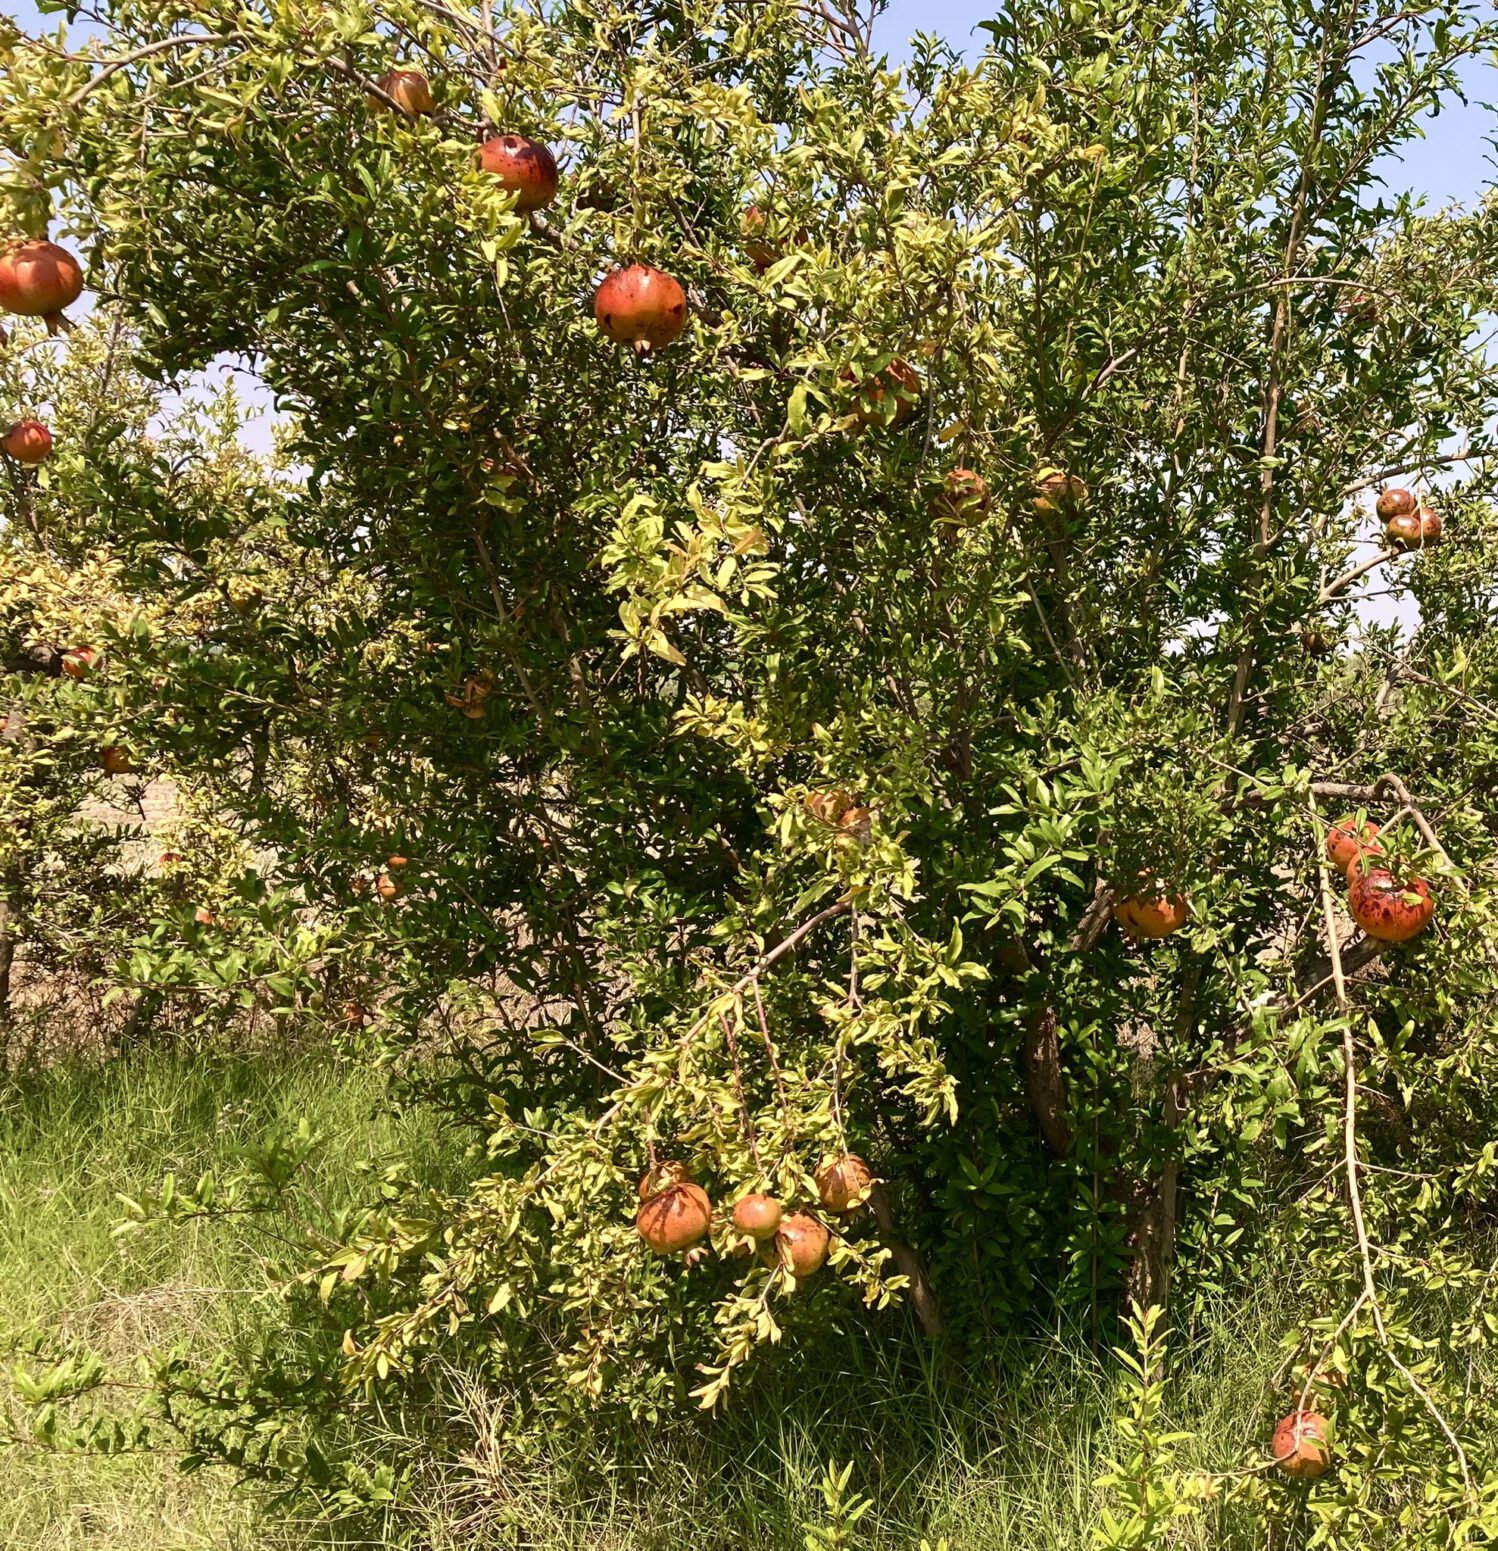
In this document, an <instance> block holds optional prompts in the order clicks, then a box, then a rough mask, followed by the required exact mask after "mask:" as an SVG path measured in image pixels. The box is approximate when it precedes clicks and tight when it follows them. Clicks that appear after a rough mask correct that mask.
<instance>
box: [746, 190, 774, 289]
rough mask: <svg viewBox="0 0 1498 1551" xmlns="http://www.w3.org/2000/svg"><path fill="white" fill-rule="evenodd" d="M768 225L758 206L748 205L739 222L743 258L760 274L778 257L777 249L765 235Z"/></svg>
mask: <svg viewBox="0 0 1498 1551" xmlns="http://www.w3.org/2000/svg"><path fill="white" fill-rule="evenodd" d="M768 225H769V222H768V220H767V218H766V216H765V213H764V211H763V210H761V209H760V208H759V206H758V205H750V206H749V207H748V208H747V209H746V210H745V211H744V214H743V217H742V218H741V220H740V221H739V236H740V237H742V238H743V239H744V256H745V257H746V258H747V259H748V260H749V262H750V263H751V264H753V265H754V267H755V268H756V269H757V270H759V271H760V272H761V273H763V272H764V271H765V270H767V269H768V268H769V267H770V265H771V264H773V263H774V262H775V260H776V259H778V258H779V257H780V251H779V249H777V248H776V247H775V245H774V244H773V243H772V242H771V241H770V240H769V237H768V234H767V233H766V230H765V228H766V227H767V226H768Z"/></svg>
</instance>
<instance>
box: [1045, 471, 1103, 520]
mask: <svg viewBox="0 0 1498 1551" xmlns="http://www.w3.org/2000/svg"><path fill="white" fill-rule="evenodd" d="M1091 497H1092V492H1091V491H1090V490H1088V488H1087V481H1086V480H1085V479H1083V478H1082V476H1081V475H1080V474H1068V473H1067V472H1066V471H1065V470H1064V469H1042V470H1041V471H1040V473H1039V474H1037V475H1036V476H1035V499H1034V501H1033V502H1032V503H1031V504H1032V505H1033V506H1034V508H1035V510H1036V511H1037V512H1038V513H1039V514H1040V515H1041V516H1042V517H1049V516H1053V515H1054V514H1056V513H1058V512H1063V511H1080V510H1081V509H1082V508H1083V507H1084V506H1086V505H1087V503H1088V501H1089V500H1090V499H1091Z"/></svg>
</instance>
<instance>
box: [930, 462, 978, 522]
mask: <svg viewBox="0 0 1498 1551" xmlns="http://www.w3.org/2000/svg"><path fill="white" fill-rule="evenodd" d="M988 503H989V489H988V481H987V480H986V479H984V477H983V476H982V475H981V474H977V473H974V471H973V470H972V469H949V470H948V471H947V477H946V478H945V479H944V480H943V481H942V488H941V494H940V495H939V496H937V497H936V499H935V500H934V501H933V502H932V503H931V515H932V516H933V517H934V518H935V519H936V520H937V521H938V522H945V523H953V524H967V523H974V522H979V521H981V520H982V519H983V518H984V517H986V516H987V515H988Z"/></svg>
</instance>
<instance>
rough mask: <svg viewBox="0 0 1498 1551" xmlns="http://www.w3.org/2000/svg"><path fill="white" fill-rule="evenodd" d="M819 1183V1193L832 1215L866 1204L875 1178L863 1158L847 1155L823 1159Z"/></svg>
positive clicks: (817, 1177)
mask: <svg viewBox="0 0 1498 1551" xmlns="http://www.w3.org/2000/svg"><path fill="white" fill-rule="evenodd" d="M816 1181H817V1194H818V1196H820V1198H821V1201H822V1205H823V1206H825V1207H826V1208H827V1210H828V1211H829V1212H850V1211H852V1210H853V1209H854V1207H855V1206H861V1205H862V1204H863V1202H864V1200H865V1199H866V1198H867V1196H868V1193H869V1186H870V1185H872V1184H873V1183H874V1176H873V1175H872V1174H871V1173H870V1172H869V1166H868V1164H866V1163H865V1162H864V1161H863V1159H862V1158H860V1157H859V1156H858V1155H857V1154H856V1153H851V1152H848V1153H843V1154H842V1155H841V1156H840V1157H832V1158H827V1159H824V1160H823V1163H822V1166H821V1168H819V1169H818V1170H817V1172H816Z"/></svg>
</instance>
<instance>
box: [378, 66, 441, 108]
mask: <svg viewBox="0 0 1498 1551" xmlns="http://www.w3.org/2000/svg"><path fill="white" fill-rule="evenodd" d="M375 85H376V86H378V87H379V88H380V90H381V91H382V92H384V93H385V96H386V97H389V98H390V99H391V100H392V101H394V102H395V103H397V104H399V106H400V107H401V108H403V109H404V110H405V111H406V112H407V113H409V114H411V115H412V116H413V117H416V116H418V115H420V114H423V113H431V112H434V111H435V110H436V106H437V104H436V103H435V102H433V101H432V88H431V86H430V85H428V83H427V78H426V77H425V76H424V75H423V74H422V73H421V71H420V70H387V71H386V72H385V74H384V75H382V76H381V77H380V79H379V80H378V81H376V82H375ZM368 95H369V101H370V105H371V106H372V107H376V108H382V109H384V110H385V111H386V112H389V104H387V103H386V102H385V101H384V100H383V99H382V98H380V97H376V96H375V95H374V93H373V92H370V93H369V94H368Z"/></svg>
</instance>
